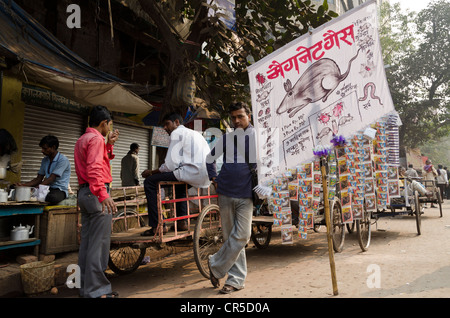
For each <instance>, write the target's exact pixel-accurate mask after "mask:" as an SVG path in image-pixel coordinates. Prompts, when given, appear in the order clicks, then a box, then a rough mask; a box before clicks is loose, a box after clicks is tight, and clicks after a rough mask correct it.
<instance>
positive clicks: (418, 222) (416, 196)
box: [414, 191, 421, 235]
mask: <svg viewBox="0 0 450 318" xmlns="http://www.w3.org/2000/svg"><path fill="white" fill-rule="evenodd" d="M414 206H415V209H416V211H414V212H415V214H416V225H417V234H419V235H420V234H421V232H420V226H421V220H420V213H421V204H420V200H419V192H418V191H414Z"/></svg>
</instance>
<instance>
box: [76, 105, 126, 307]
mask: <svg viewBox="0 0 450 318" xmlns="http://www.w3.org/2000/svg"><path fill="white" fill-rule="evenodd" d="M111 126H112V115H111V113H110V112H109V110H108V109H107V108H106V107H104V106H96V107H94V108H93V109H92V111H91V114H90V117H89V128H87V129H86V132H85V134H84V135H83V136H81V137H80V139H78V141H77V143H76V145H75V171H76V173H77V176H78V183H79V184H80V190H79V192H78V205H79V207H80V211H81V224H82V227H81V244H80V251H79V255H78V265H79V266H80V271H81V288H80V296H82V297H85V298H115V297H118V294H117V293H115V292H113V291H112V289H111V283H110V282H109V280H108V279H107V278H106V275H105V273H104V271H105V270H106V268H107V266H108V258H109V248H110V240H111V221H112V214H113V213H115V212H117V208H116V205H115V203H114V201H113V199H112V198H111V197H110V195H109V184H110V183H111V182H112V177H111V167H110V163H109V162H110V160H112V159H113V158H114V155H113V153H112V151H113V145H114V143H115V142H116V141H117V139H118V137H119V131H118V130H115V131H114V132H111V128H112V127H111ZM106 136H108V142H107V143H105V137H106Z"/></svg>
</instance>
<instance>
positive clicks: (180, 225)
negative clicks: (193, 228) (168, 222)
mask: <svg viewBox="0 0 450 318" xmlns="http://www.w3.org/2000/svg"><path fill="white" fill-rule="evenodd" d="M170 230H171V231H175V225H172V226H171V227H170ZM187 230H189V227H188V224H187V221H180V222H178V223H177V231H187Z"/></svg>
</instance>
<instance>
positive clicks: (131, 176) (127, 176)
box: [120, 143, 139, 187]
mask: <svg viewBox="0 0 450 318" xmlns="http://www.w3.org/2000/svg"><path fill="white" fill-rule="evenodd" d="M120 179H121V180H122V187H135V186H138V185H139V144H137V143H132V144H131V145H130V151H128V153H127V155H126V156H125V157H123V158H122V161H121V165H120Z"/></svg>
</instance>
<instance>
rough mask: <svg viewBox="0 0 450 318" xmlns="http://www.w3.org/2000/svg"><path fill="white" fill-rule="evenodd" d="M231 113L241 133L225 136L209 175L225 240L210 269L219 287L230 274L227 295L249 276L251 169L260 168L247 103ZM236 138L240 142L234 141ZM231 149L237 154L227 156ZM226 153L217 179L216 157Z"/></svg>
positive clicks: (214, 152) (215, 151)
mask: <svg viewBox="0 0 450 318" xmlns="http://www.w3.org/2000/svg"><path fill="white" fill-rule="evenodd" d="M229 114H230V117H231V120H232V122H233V126H234V128H235V130H237V132H235V133H228V134H226V135H225V136H222V137H221V138H220V139H219V141H218V142H217V144H216V145H215V147H214V148H213V149H212V150H211V153H210V155H209V156H208V158H207V162H208V164H207V166H208V174H209V177H210V179H211V181H213V183H214V184H215V185H216V189H217V193H218V194H219V207H220V217H221V221H222V233H223V238H224V240H225V242H224V244H223V245H222V247H221V249H220V250H219V251H218V252H217V253H216V254H214V255H212V256H210V258H209V260H208V266H209V270H210V278H211V283H212V285H213V286H214V287H216V288H218V287H220V282H219V279H221V278H223V277H225V276H226V275H227V274H228V277H227V279H226V282H225V285H224V286H223V288H222V289H221V290H220V292H221V293H223V294H229V293H232V292H234V291H238V290H240V289H243V288H244V283H245V279H246V277H247V260H246V255H245V246H246V244H247V243H248V241H249V239H250V235H251V227H252V215H253V200H252V178H251V171H250V168H255V167H256V160H255V158H254V157H255V156H254V155H255V153H256V146H255V130H254V128H253V126H252V125H251V124H250V119H251V113H250V108H249V107H248V106H247V105H246V104H244V103H240V102H238V103H234V104H232V105H231V106H230V108H229ZM236 137H237V142H234V139H235V138H236ZM244 143H245V144H244ZM227 144H234V147H233V146H228V147H227ZM244 147H245V148H244ZM231 149H232V150H233V153H226V151H227V150H231ZM243 149H245V151H242V150H243ZM240 151H241V153H240ZM242 152H244V153H242ZM222 154H223V165H222V168H221V170H220V173H219V175H218V176H217V172H216V166H215V161H214V158H218V157H219V156H220V155H222ZM252 155H253V158H252Z"/></svg>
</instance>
